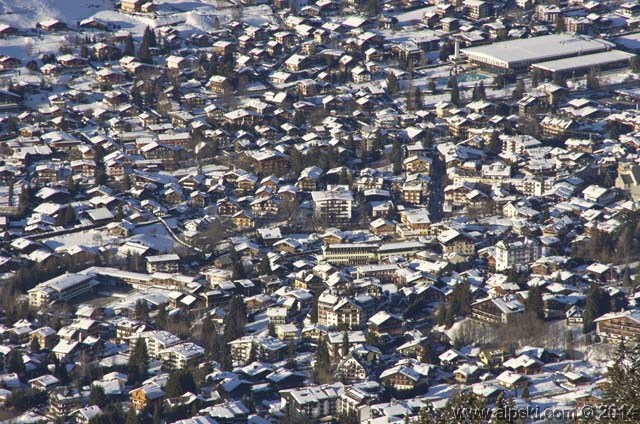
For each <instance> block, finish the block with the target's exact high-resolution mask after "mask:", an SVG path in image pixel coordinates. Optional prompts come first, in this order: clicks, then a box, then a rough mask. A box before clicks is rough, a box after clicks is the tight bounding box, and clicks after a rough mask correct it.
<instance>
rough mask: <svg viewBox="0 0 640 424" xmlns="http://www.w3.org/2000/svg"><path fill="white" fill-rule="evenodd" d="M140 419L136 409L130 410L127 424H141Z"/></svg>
mask: <svg viewBox="0 0 640 424" xmlns="http://www.w3.org/2000/svg"><path fill="white" fill-rule="evenodd" d="M141 422H142V421H141V420H140V418H138V414H137V413H136V410H135V409H134V408H129V412H127V418H126V420H125V422H124V423H125V424H141Z"/></svg>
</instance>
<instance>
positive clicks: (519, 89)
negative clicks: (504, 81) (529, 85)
mask: <svg viewBox="0 0 640 424" xmlns="http://www.w3.org/2000/svg"><path fill="white" fill-rule="evenodd" d="M524 93H525V86H524V80H520V81H518V83H517V84H516V88H514V90H513V98H514V100H519V99H521V98H522V96H523V95H524Z"/></svg>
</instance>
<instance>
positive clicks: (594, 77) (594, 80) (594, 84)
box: [587, 68, 600, 90]
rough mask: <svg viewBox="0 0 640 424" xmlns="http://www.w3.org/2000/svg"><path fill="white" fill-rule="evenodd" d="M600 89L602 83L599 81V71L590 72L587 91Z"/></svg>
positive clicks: (594, 69)
mask: <svg viewBox="0 0 640 424" xmlns="http://www.w3.org/2000/svg"><path fill="white" fill-rule="evenodd" d="M599 88H600V81H599V80H598V71H597V69H596V68H591V69H590V70H589V75H587V90H597V89H599Z"/></svg>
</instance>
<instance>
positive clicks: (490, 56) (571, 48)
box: [461, 34, 614, 66]
mask: <svg viewBox="0 0 640 424" xmlns="http://www.w3.org/2000/svg"><path fill="white" fill-rule="evenodd" d="M613 47H614V45H613V44H612V43H609V42H608V41H604V40H598V39H593V38H587V37H581V36H576V35H571V34H553V35H544V36H542V37H533V38H524V39H518V40H510V41H503V42H500V43H493V44H489V45H486V46H478V47H471V48H468V49H461V51H462V52H463V53H465V54H466V55H467V56H468V57H469V58H470V59H472V60H480V61H482V60H483V59H485V60H490V61H494V62H495V61H497V62H501V63H502V64H503V65H504V66H509V64H513V63H518V62H528V63H537V62H542V61H544V60H549V59H553V58H560V57H563V56H565V57H566V56H577V55H581V54H587V53H595V52H599V51H602V50H605V49H610V48H613Z"/></svg>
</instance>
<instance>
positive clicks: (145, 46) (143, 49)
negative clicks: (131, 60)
mask: <svg viewBox="0 0 640 424" xmlns="http://www.w3.org/2000/svg"><path fill="white" fill-rule="evenodd" d="M152 38H153V40H155V36H154V35H153V31H152V30H151V28H149V27H146V28H145V30H144V34H143V36H142V42H141V43H140V48H139V49H138V60H140V61H141V62H144V63H152V62H153V58H152V56H151V47H153V46H152V44H151V43H152V41H153V40H152Z"/></svg>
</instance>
